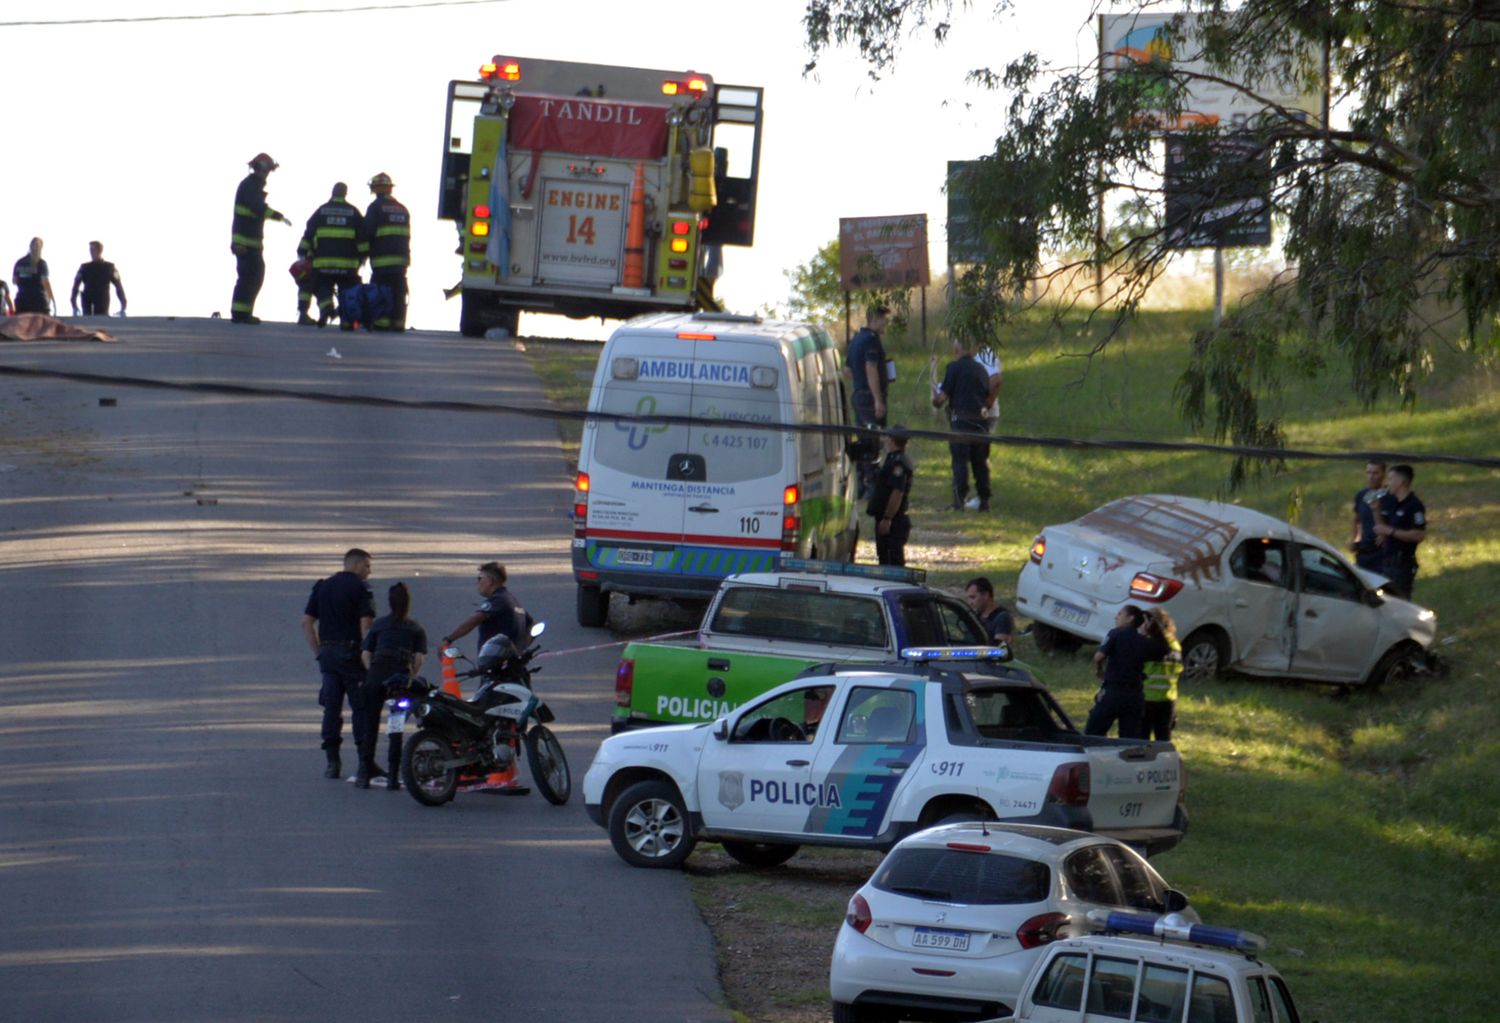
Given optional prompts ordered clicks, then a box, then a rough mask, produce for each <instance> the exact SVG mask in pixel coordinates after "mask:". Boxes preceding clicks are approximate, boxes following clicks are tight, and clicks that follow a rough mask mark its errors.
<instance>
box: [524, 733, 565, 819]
mask: <svg viewBox="0 0 1500 1023" xmlns="http://www.w3.org/2000/svg"><path fill="white" fill-rule="evenodd" d="M526 764H527V766H529V767H530V768H531V780H532V782H534V783H535V784H536V787H537V791H538V792H540V793H541V794H542V796H543V798H545V799H546V800H547V802H549V803H551V804H552V805H553V806H562V805H563V804H564V803H566V802H567V801H568V796H570V795H572V794H573V775H572V773H571V772H570V771H569V770H568V758H567V756H566V755H565V754H564V753H563V748H562V743H560V742H558V741H557V736H555V735H553V734H552V730H551V729H550V728H548V727H546V726H545V725H537V726H536V727H535V728H533V729H532V730H531V731H529V732H527V733H526Z"/></svg>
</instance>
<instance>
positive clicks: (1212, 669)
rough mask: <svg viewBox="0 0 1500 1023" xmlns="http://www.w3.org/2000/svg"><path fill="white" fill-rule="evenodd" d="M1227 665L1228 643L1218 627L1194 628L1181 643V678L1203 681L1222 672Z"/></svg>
mask: <svg viewBox="0 0 1500 1023" xmlns="http://www.w3.org/2000/svg"><path fill="white" fill-rule="evenodd" d="M1228 666H1229V644H1228V643H1226V642H1225V641H1224V634H1223V633H1222V632H1220V631H1219V630H1218V629H1211V628H1202V629H1194V630H1193V633H1192V635H1190V636H1188V638H1187V639H1185V640H1183V643H1182V680H1183V681H1184V682H1205V681H1207V680H1209V679H1212V678H1218V677H1219V676H1221V675H1223V674H1224V670H1225V668H1227V667H1228Z"/></svg>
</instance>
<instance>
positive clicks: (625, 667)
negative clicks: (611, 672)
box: [615, 657, 635, 707]
mask: <svg viewBox="0 0 1500 1023" xmlns="http://www.w3.org/2000/svg"><path fill="white" fill-rule="evenodd" d="M634 693H635V661H634V660H632V659H631V658H629V657H626V658H623V659H622V660H621V661H620V666H619V667H618V668H616V669H615V706H616V707H628V706H630V699H631V697H632V696H633V695H634Z"/></svg>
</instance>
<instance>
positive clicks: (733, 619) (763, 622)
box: [610, 558, 990, 732]
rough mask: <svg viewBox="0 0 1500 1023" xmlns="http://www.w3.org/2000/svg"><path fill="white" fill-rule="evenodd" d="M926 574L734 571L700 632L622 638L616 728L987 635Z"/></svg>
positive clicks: (785, 565) (699, 715)
mask: <svg viewBox="0 0 1500 1023" xmlns="http://www.w3.org/2000/svg"><path fill="white" fill-rule="evenodd" d="M925 578H926V573H925V572H923V571H921V570H920V569H909V568H897V567H894V566H879V565H852V564H846V563H842V562H835V561H812V560H807V559H803V558H782V559H781V561H780V563H779V565H778V570H777V571H775V572H749V573H742V574H738V575H731V576H728V577H726V578H725V579H724V581H723V583H722V584H721V585H720V586H719V590H718V592H717V593H716V594H715V595H714V598H713V601H712V602H711V603H710V604H709V606H708V610H707V611H706V612H705V613H704V615H703V622H702V624H701V625H700V626H699V628H698V635H697V637H696V638H695V639H693V640H691V641H688V642H680V643H661V642H658V643H631V644H629V645H627V646H626V647H625V651H624V653H623V654H622V656H621V659H620V666H619V668H618V670H617V671H616V673H615V712H614V717H613V719H612V720H611V722H610V731H612V732H620V731H624V730H625V729H629V728H641V727H649V726H652V725H665V724H684V723H687V722H693V721H711V720H713V719H714V718H716V717H719V716H721V715H723V714H727V713H729V712H730V711H732V710H734V709H735V708H736V707H739V706H740V705H741V704H743V703H744V702H745V701H746V700H750V699H753V698H754V697H757V696H759V695H760V694H761V693H764V692H765V691H766V690H768V689H770V688H771V687H772V686H777V685H780V684H781V683H783V682H786V681H787V680H789V679H792V678H795V677H796V676H797V675H798V674H800V673H801V672H803V671H805V670H806V669H807V668H809V667H811V666H813V665H815V664H826V663H829V662H835V661H839V662H862V663H870V664H880V663H882V662H886V661H893V660H896V659H897V658H898V657H899V656H900V652H901V650H902V649H904V648H905V647H908V646H975V645H980V644H986V643H989V642H990V637H988V636H986V635H985V634H984V626H983V625H982V624H980V622H979V619H978V618H977V617H975V615H974V613H973V612H972V611H970V610H969V608H968V607H967V606H966V605H965V604H964V603H963V602H962V601H960V600H957V599H955V598H953V597H950V596H947V595H946V594H942V593H936V592H934V591H932V590H929V589H927V588H926V587H925V586H923V585H922V583H923V580H924V579H925Z"/></svg>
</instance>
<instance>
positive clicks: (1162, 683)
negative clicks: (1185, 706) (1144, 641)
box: [1145, 639, 1182, 703]
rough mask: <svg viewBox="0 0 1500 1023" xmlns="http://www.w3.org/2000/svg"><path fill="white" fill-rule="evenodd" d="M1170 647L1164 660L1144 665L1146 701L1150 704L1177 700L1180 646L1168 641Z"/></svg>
mask: <svg viewBox="0 0 1500 1023" xmlns="http://www.w3.org/2000/svg"><path fill="white" fill-rule="evenodd" d="M1168 643H1169V644H1170V645H1171V647H1172V651H1171V653H1169V654H1167V656H1166V659H1165V660H1161V661H1148V662H1147V663H1146V683H1145V689H1146V699H1147V700H1148V701H1152V702H1157V703H1159V702H1161V701H1162V700H1176V699H1177V680H1178V679H1179V678H1181V677H1182V644H1181V643H1179V642H1177V640H1175V639H1173V640H1168Z"/></svg>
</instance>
